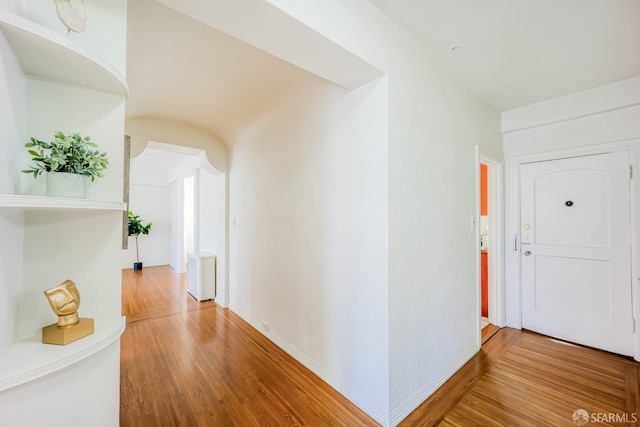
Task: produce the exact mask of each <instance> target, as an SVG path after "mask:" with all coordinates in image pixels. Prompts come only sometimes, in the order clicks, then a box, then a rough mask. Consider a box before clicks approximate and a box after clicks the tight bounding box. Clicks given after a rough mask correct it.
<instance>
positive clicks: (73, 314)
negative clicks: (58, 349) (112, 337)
mask: <svg viewBox="0 0 640 427" xmlns="http://www.w3.org/2000/svg"><path fill="white" fill-rule="evenodd" d="M44 294H45V296H46V297H47V299H48V300H49V304H50V305H51V308H52V309H53V312H54V313H56V314H57V315H58V323H54V324H52V325H49V326H45V327H44V328H42V342H43V343H46V344H58V345H67V344H69V343H71V342H74V341H77V340H79V339H80V338H84V337H86V336H87V335H91V334H92V333H93V319H87V318H80V317H79V316H78V307H80V292H78V288H77V287H76V284H75V283H73V282H72V281H71V280H65V282H64V283H62V284H61V285H58V286H56V287H54V288H51V289H47V290H46V291H44Z"/></svg>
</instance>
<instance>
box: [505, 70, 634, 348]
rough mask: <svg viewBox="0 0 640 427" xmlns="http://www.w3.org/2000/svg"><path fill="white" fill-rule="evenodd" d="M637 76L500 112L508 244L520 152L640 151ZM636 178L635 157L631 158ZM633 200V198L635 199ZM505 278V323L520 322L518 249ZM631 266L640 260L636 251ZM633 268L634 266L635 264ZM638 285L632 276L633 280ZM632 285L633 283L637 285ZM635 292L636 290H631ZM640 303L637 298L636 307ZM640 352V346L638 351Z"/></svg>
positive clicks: (515, 228)
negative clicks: (635, 148) (504, 162)
mask: <svg viewBox="0 0 640 427" xmlns="http://www.w3.org/2000/svg"><path fill="white" fill-rule="evenodd" d="M639 118H640V77H637V78H634V79H629V80H625V81H621V82H618V83H614V84H611V85H607V86H602V87H598V88H593V89H591V90H588V91H584V92H579V93H576V94H573V95H569V96H565V97H560V98H556V99H552V100H548V101H545V102H541V103H538V104H534V105H530V106H527V107H522V108H518V109H516V110H511V111H506V112H504V113H503V125H502V127H503V132H504V153H505V160H506V166H507V168H506V177H505V198H506V200H505V220H506V221H505V240H506V242H507V243H506V244H507V247H509V246H508V245H512V244H513V240H514V238H515V235H516V234H517V233H518V232H519V220H518V217H517V215H518V214H519V213H518V211H517V204H518V200H519V199H518V198H519V195H518V185H519V184H518V182H519V176H518V164H519V162H520V161H521V159H522V156H530V155H534V154H540V153H549V152H556V153H562V152H565V153H566V152H567V150H573V151H571V152H573V153H575V150H578V149H589V148H593V149H594V150H599V151H600V152H602V150H603V149H602V148H599V147H603V146H605V147H610V148H611V147H614V146H615V147H637V151H636V155H638V151H640V139H639V138H640V119H639ZM632 162H634V163H635V165H636V166H635V168H636V173H635V176H636V181H637V177H638V172H637V170H638V166H639V165H640V159H638V158H635V159H633V160H632ZM633 188H635V191H636V200H637V201H640V194H639V193H638V191H640V186H638V185H637V184H635V183H634V182H632V189H633ZM636 203H637V202H636ZM633 220H634V225H633V227H634V235H633V236H632V238H633V239H635V243H636V248H637V247H640V246H638V245H639V244H640V233H639V232H638V230H640V224H638V222H637V221H638V218H637V217H634V218H633ZM505 255H506V257H505V280H506V289H505V290H506V299H507V324H508V325H509V326H513V327H520V326H521V320H520V304H521V301H520V288H519V285H520V281H519V271H518V269H517V265H516V261H517V257H518V256H519V253H516V252H512V251H506V253H505ZM634 256H635V262H634V265H635V269H637V266H638V265H640V259H639V258H638V257H639V255H638V253H635V254H634ZM636 271H637V270H636ZM636 276H637V273H634V277H636ZM634 285H635V286H636V287H637V282H636V281H634ZM636 290H637V288H636ZM636 294H637V292H636ZM639 309H640V303H639V302H638V300H636V310H639ZM638 354H640V352H639V353H638Z"/></svg>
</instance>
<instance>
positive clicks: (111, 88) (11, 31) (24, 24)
mask: <svg viewBox="0 0 640 427" xmlns="http://www.w3.org/2000/svg"><path fill="white" fill-rule="evenodd" d="M0 29H1V30H2V31H3V32H4V33H5V36H6V37H7V39H8V40H9V44H11V45H12V47H14V52H15V54H16V56H18V59H19V60H20V62H21V64H22V65H23V68H24V63H25V62H26V61H25V60H26V58H25V55H30V53H27V52H23V51H24V50H25V49H16V46H13V45H14V44H15V43H16V40H15V37H12V36H22V37H23V38H24V36H25V35H29V36H32V37H33V38H35V40H39V43H40V44H42V45H43V47H42V48H41V49H42V50H43V52H42V53H43V54H44V53H47V52H46V51H49V50H54V51H55V50H60V48H62V49H64V50H67V51H69V52H73V53H75V54H76V55H77V56H78V57H79V58H84V60H85V61H88V62H90V63H93V64H95V65H97V66H98V67H100V68H101V69H102V70H103V71H104V72H105V73H106V74H107V75H108V76H110V77H111V78H110V80H111V82H110V84H92V83H87V81H88V80H79V81H75V80H74V79H65V78H61V77H60V76H58V75H51V74H47V73H43V72H42V70H49V67H47V66H45V65H46V64H42V66H38V67H27V69H25V70H24V71H25V73H26V74H29V75H33V76H36V77H46V78H52V79H53V80H57V81H62V82H65V83H76V84H79V85H80V86H87V87H91V88H93V89H97V90H101V91H106V92H110V93H115V94H117V95H122V96H125V97H126V96H128V94H129V86H128V84H127V80H126V78H125V77H124V76H123V75H122V74H121V73H120V72H119V71H118V70H117V69H116V68H115V67H114V66H113V65H111V64H110V63H109V62H107V61H105V60H104V59H103V58H101V57H100V56H98V55H96V54H95V53H93V52H91V51H90V50H89V49H87V48H85V47H84V46H82V45H80V44H78V43H76V42H74V41H73V40H69V39H68V38H66V37H64V36H62V35H61V34H58V33H56V32H54V31H53V30H50V29H49V28H46V27H43V26H42V25H39V24H36V23H35V22H33V21H30V20H28V19H25V18H23V17H21V16H18V15H16V14H14V13H11V12H8V11H6V10H1V9H0ZM34 44H35V43H34ZM32 59H33V55H32V54H31V55H30V56H29V60H32ZM36 60H37V58H36ZM36 69H37V70H38V71H34V70H36ZM114 83H115V84H114Z"/></svg>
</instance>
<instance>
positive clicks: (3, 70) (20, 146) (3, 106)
mask: <svg viewBox="0 0 640 427" xmlns="http://www.w3.org/2000/svg"><path fill="white" fill-rule="evenodd" d="M25 96H26V81H25V78H24V76H23V74H22V69H21V68H20V64H18V61H17V59H16V57H15V55H14V54H13V51H12V50H11V48H10V47H9V45H8V43H7V41H6V39H5V37H4V35H3V34H2V33H0V129H2V130H3V133H4V137H3V138H0V152H3V153H9V152H13V151H14V150H20V151H22V150H24V144H25V143H26V142H28V140H27V138H26V129H25V127H26V124H25V123H26V122H25V117H26V106H25V102H24V101H25ZM9 147H11V150H10V149H9ZM15 160H16V158H15V157H12V156H0V193H6V194H11V193H14V191H15V186H16V180H17V178H16V177H17V176H18V175H19V172H18V170H17V169H18V168H16V161H15Z"/></svg>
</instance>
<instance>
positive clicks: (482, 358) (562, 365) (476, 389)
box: [400, 328, 640, 427]
mask: <svg viewBox="0 0 640 427" xmlns="http://www.w3.org/2000/svg"><path fill="white" fill-rule="evenodd" d="M639 366H640V365H639V364H638V363H636V362H634V361H633V360H631V359H629V358H625V357H621V356H617V355H613V354H610V353H606V352H603V351H599V350H594V349H591V348H585V347H581V346H576V345H573V344H568V343H564V342H560V341H557V340H553V339H551V338H549V337H545V336H542V335H538V334H535V333H533V332H528V331H519V330H515V329H510V328H504V329H501V330H499V331H498V332H497V333H496V334H495V335H493V337H492V338H491V339H489V340H488V341H487V342H486V343H485V344H484V345H483V347H482V350H481V351H480V353H479V354H478V355H476V356H475V357H474V358H473V359H471V360H470V361H469V362H468V363H467V364H466V365H464V367H463V368H462V369H461V370H460V371H458V372H457V373H456V374H455V375H454V376H453V377H452V378H451V379H449V380H448V381H447V382H446V383H445V384H444V385H443V386H442V387H441V388H440V389H438V390H437V391H436V392H435V393H434V394H433V395H432V396H431V397H430V398H429V399H428V400H427V401H426V402H424V403H423V404H422V405H421V406H420V407H419V408H417V409H416V410H415V411H414V412H413V413H412V414H410V415H409V416H408V417H407V418H406V419H405V420H404V421H403V422H402V423H401V424H400V426H405V427H406V426H432V425H442V426H461V427H462V426H464V427H466V426H472V425H473V426H574V427H575V425H576V424H575V423H574V422H573V419H572V416H573V414H574V412H575V411H576V410H578V409H584V410H585V411H587V412H588V413H589V415H590V416H592V417H596V419H599V420H601V419H602V417H604V416H607V417H609V416H610V415H609V414H613V416H618V417H624V419H625V420H629V421H632V422H629V423H626V422H622V423H620V422H618V423H615V422H598V423H591V422H589V424H588V425H598V426H611V425H625V426H638V422H637V418H640V414H639V413H638V411H639V410H640V393H639V391H638V390H639V387H638V384H639V382H640V369H639Z"/></svg>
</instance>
